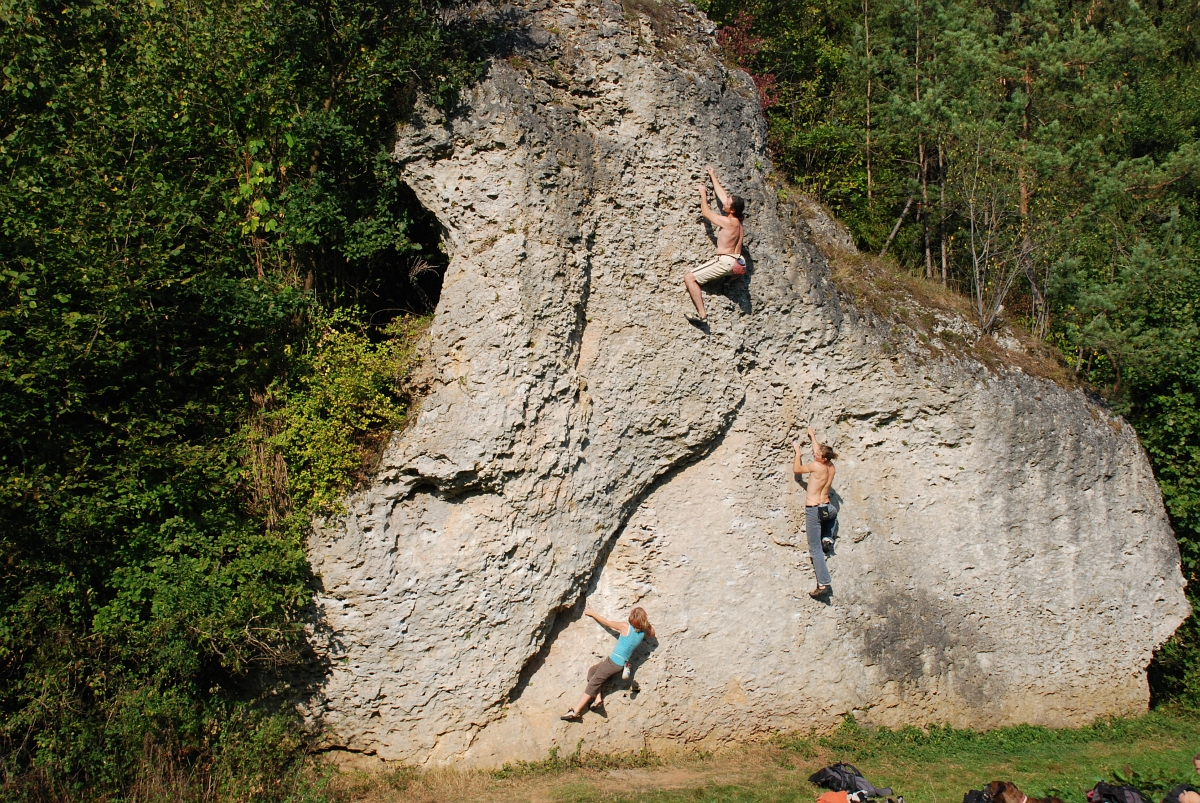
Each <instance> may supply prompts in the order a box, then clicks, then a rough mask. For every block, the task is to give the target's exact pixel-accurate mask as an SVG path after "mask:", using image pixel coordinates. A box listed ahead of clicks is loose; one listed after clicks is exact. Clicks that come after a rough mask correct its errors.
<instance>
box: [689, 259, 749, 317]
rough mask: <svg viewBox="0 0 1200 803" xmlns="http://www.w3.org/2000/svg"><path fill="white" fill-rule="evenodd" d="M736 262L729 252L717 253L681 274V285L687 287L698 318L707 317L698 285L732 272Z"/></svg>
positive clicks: (721, 277) (713, 280)
mask: <svg viewBox="0 0 1200 803" xmlns="http://www.w3.org/2000/svg"><path fill="white" fill-rule="evenodd" d="M736 264H738V261H737V259H736V258H735V257H733V256H731V255H729V254H717V255H716V256H715V257H713V258H712V259H710V260H709V261H708V262H705V263H704V264H703V265H701V266H700V267H698V268H696V269H695V270H690V271H688V272H687V273H685V274H683V285H684V287H686V288H687V291H688V295H689V296H691V297H692V304H694V305H695V306H696V312H697V314H699V316H700V320H704V319H705V318H706V317H707V316H706V315H705V314H704V298H703V297H702V296H701V294H700V285H702V284H708V283H709V282H715V281H716V280H717V279H723V278H725V277H726V276H728V275H729V274H731V273H733V266H734V265H736Z"/></svg>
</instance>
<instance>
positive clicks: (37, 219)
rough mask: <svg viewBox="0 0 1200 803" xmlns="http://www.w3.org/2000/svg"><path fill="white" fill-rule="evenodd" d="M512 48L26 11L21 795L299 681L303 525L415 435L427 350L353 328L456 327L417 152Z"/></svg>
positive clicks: (2, 457)
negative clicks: (27, 785) (413, 394)
mask: <svg viewBox="0 0 1200 803" xmlns="http://www.w3.org/2000/svg"><path fill="white" fill-rule="evenodd" d="M487 36H488V32H487V30H486V28H485V27H481V25H480V24H478V23H476V22H475V21H473V20H471V19H470V18H469V16H468V15H466V14H465V13H464V12H462V11H461V10H459V9H457V8H456V6H455V4H451V3H446V4H439V3H437V2H420V1H419V0H411V1H409V0H401V1H400V2H392V3H372V2H360V1H358V0H333V2H309V0H241V1H239V2H231V1H229V0H147V1H146V2H136V3H133V2H116V0H85V2H79V3H66V4H64V3H51V2H46V1H45V0H0V65H2V76H0V168H2V169H3V171H4V173H5V177H4V178H5V180H4V181H3V183H0V271H2V273H0V497H2V498H0V551H2V554H3V555H4V558H5V559H4V561H3V562H2V563H0V747H2V748H3V755H4V765H3V766H4V772H5V774H6V777H7V778H8V780H9V781H13V779H15V778H18V777H21V776H22V774H23V773H28V772H29V771H30V769H31V768H33V769H35V770H37V771H38V772H42V773H43V774H44V775H46V777H52V778H57V779H60V781H61V779H69V780H70V782H71V783H74V784H77V785H79V786H80V788H89V789H95V790H102V789H107V788H117V787H119V786H120V785H121V784H122V783H124V782H125V780H126V779H127V776H128V773H129V772H130V771H131V767H133V766H134V764H135V762H136V760H137V757H138V756H139V755H140V754H141V751H142V746H143V740H144V738H145V737H146V735H147V734H159V735H169V736H170V739H172V740H175V742H176V743H178V745H179V747H180V749H181V750H183V751H184V752H189V751H190V752H193V753H194V752H195V751H197V750H199V751H204V750H210V748H211V744H209V742H210V741H211V739H210V737H211V736H212V733H213V731H212V728H211V727H210V723H211V722H212V721H213V717H215V716H217V712H218V711H219V710H224V709H223V707H224V708H227V707H228V706H229V705H231V704H232V703H233V701H237V700H242V701H244V700H249V699H255V698H256V697H258V696H260V695H261V694H262V693H263V685H262V684H264V683H267V682H269V677H270V675H269V672H268V670H270V669H272V668H276V667H279V666H281V665H285V664H287V663H288V662H290V661H292V660H294V659H295V657H296V656H297V655H298V652H299V650H300V649H301V648H302V646H303V645H302V641H301V639H300V630H299V626H298V624H297V616H298V612H299V611H300V609H301V608H302V607H303V606H304V605H305V604H306V603H307V600H308V599H309V596H310V583H309V576H308V568H307V564H306V561H305V558H304V553H303V549H302V544H301V536H302V529H303V528H302V527H300V526H297V524H296V522H297V521H300V520H303V519H304V518H305V517H306V516H308V515H311V514H312V513H313V512H314V511H315V510H317V509H319V508H320V507H321V506H328V505H329V504H330V500H331V499H334V498H336V496H337V494H338V493H339V492H341V491H344V489H345V488H346V487H347V486H348V483H349V482H350V481H351V479H352V475H353V473H354V470H355V469H358V470H361V468H362V459H363V453H364V450H369V449H368V447H369V446H370V443H369V441H370V440H371V438H372V437H377V436H376V435H372V433H373V432H374V431H375V430H377V429H378V428H379V427H387V426H394V425H396V424H397V423H398V422H399V420H400V419H401V417H402V415H403V404H402V399H401V398H400V395H399V390H398V379H399V377H398V376H397V373H398V372H400V373H402V370H401V366H402V364H403V363H404V361H405V359H406V355H407V354H408V353H409V352H410V345H409V344H410V343H411V336H412V335H413V333H414V331H415V329H414V327H413V326H412V325H409V324H403V325H400V324H398V328H397V327H393V328H392V329H391V330H388V331H379V330H376V329H370V328H363V327H362V326H361V325H359V324H357V323H355V321H356V320H357V319H356V317H355V315H354V314H351V313H348V312H345V311H343V312H335V313H331V312H329V311H328V310H335V309H337V308H340V307H346V306H347V305H354V304H358V305H362V306H363V307H366V308H369V309H375V310H380V311H386V310H387V308H388V307H391V308H393V309H392V311H391V312H390V313H387V314H386V315H385V317H391V315H392V314H394V312H395V311H396V310H395V309H394V308H396V307H405V306H407V307H408V308H409V310H410V311H413V312H419V311H421V308H422V307H423V305H424V304H425V303H426V300H423V298H422V294H421V293H420V292H419V288H417V287H413V286H411V285H410V284H408V283H407V279H406V277H407V276H409V275H410V274H414V275H415V274H416V273H420V270H414V267H421V268H425V267H427V266H428V265H429V264H431V263H434V264H435V265H436V263H437V262H438V260H439V254H437V253H434V252H432V251H430V247H429V243H425V245H424V248H425V251H424V252H422V251H420V249H421V248H422V243H421V242H420V241H419V239H414V238H413V235H412V232H413V228H414V226H418V225H419V224H420V221H419V220H418V218H419V217H420V210H419V209H418V208H416V206H415V203H414V202H413V200H412V198H411V193H408V191H407V189H406V188H405V187H404V186H403V185H402V184H401V183H400V181H399V179H398V176H397V173H396V171H395V169H394V168H393V167H392V166H391V163H390V161H389V160H388V158H387V154H386V151H387V148H388V147H389V146H390V144H391V142H390V139H389V137H390V136H391V132H392V130H393V129H392V126H394V124H395V121H396V120H398V119H401V114H402V112H403V109H404V108H405V106H406V105H407V104H410V103H411V102H412V100H413V98H414V97H415V95H416V93H417V92H418V91H420V92H423V93H425V94H427V95H429V96H430V97H432V98H433V99H435V101H438V102H449V101H450V100H452V98H453V95H454V92H455V90H456V88H457V87H460V86H462V85H463V84H464V83H465V82H467V81H470V80H472V79H473V77H474V76H476V75H478V74H479V73H480V71H481V70H482V69H483V66H484V61H483V59H482V57H481V48H485V47H486V46H487V45H486V42H487ZM397 277H399V278H397ZM376 322H379V321H378V320H377V321H376ZM350 364H353V365H354V367H355V370H354V371H349V370H347V368H346V366H348V365H350ZM331 407H335V408H336V411H332V412H331ZM314 446H315V447H319V449H318V451H316V452H314V451H313V449H314ZM306 450H307V451H306ZM271 499H273V500H274V502H273V503H272V504H268V501H269V500H271ZM56 782H57V781H56Z"/></svg>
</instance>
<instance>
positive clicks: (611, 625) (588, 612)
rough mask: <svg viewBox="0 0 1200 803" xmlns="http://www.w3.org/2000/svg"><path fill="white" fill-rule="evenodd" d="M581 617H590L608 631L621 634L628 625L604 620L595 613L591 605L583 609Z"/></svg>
mask: <svg viewBox="0 0 1200 803" xmlns="http://www.w3.org/2000/svg"><path fill="white" fill-rule="evenodd" d="M583 615H584V616H590V617H592V618H593V619H595V620H596V621H597V622H599V623H600V624H602V625H604V626H605V627H607V628H608V629H609V630H615V631H617V632H618V633H621V634H624V633H625V631H626V629H627V628H628V625H626V624H625V623H624V622H614V621H613V620H612V619H605V618H604V617H603V616H601V615H600V614H598V613H596V609H595V608H593V607H592V606H591V605H588V606H587V607H586V608H584V609H583Z"/></svg>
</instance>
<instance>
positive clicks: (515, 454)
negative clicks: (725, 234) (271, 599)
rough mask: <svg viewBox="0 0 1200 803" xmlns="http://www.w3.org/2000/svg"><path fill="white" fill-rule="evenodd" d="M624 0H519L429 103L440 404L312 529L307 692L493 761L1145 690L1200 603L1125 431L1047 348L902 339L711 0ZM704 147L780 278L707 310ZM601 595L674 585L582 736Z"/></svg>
mask: <svg viewBox="0 0 1200 803" xmlns="http://www.w3.org/2000/svg"><path fill="white" fill-rule="evenodd" d="M627 7H628V8H629V9H631V10H630V12H629V15H628V16H627V15H626V12H625V10H624V9H623V8H622V6H621V5H620V4H619V3H616V2H613V1H612V0H601V1H600V2H596V1H595V0H586V1H585V0H578V2H555V3H532V2H531V3H529V4H527V5H524V6H519V7H518V9H517V11H516V13H517V15H518V22H517V24H516V28H515V31H514V33H513V35H512V37H511V39H510V50H509V51H508V52H507V55H506V56H504V57H497V59H496V60H495V62H494V64H493V65H492V67H491V70H490V72H489V75H488V77H487V78H486V80H484V81H483V82H482V83H481V84H479V85H478V86H477V87H475V88H474V89H473V90H472V91H471V92H470V93H469V94H468V95H467V96H466V97H465V98H464V99H463V106H462V108H461V109H460V110H459V111H457V112H456V113H454V114H453V115H451V116H450V118H449V119H443V118H442V116H441V115H440V113H437V112H434V111H432V110H429V109H425V110H423V111H420V112H418V113H417V114H416V115H415V116H414V118H413V119H412V120H410V121H407V122H406V123H405V124H404V125H402V126H401V128H400V133H399V142H398V144H397V146H396V154H395V155H396V159H397V161H398V163H399V164H400V165H401V166H402V170H403V175H404V179H405V181H406V182H407V183H408V184H409V186H411V187H412V189H413V191H414V192H415V193H416V194H417V196H418V198H419V199H420V200H421V202H422V203H423V204H424V205H425V206H426V207H427V208H428V209H430V210H431V211H432V212H433V213H434V214H436V216H437V218H438V219H439V220H440V221H441V223H442V225H443V226H444V227H445V230H446V248H447V250H448V251H449V252H450V254H451V255H452V258H451V262H450V267H449V271H448V273H447V275H446V278H445V283H444V287H443V290H442V295H441V300H440V303H439V305H438V309H437V315H436V319H435V321H434V324H433V328H432V333H431V336H430V341H429V343H428V345H427V348H426V354H427V359H426V363H425V370H426V372H427V375H428V382H429V387H430V390H429V393H428V395H427V396H426V397H425V399H424V400H423V402H422V403H421V404H420V407H419V409H418V410H417V412H416V413H415V420H414V422H413V423H412V424H411V426H410V427H409V428H408V429H407V430H405V431H404V432H402V433H397V434H396V435H395V436H394V437H393V438H392V441H391V443H390V445H389V447H388V450H387V452H386V454H385V457H384V461H383V465H382V468H381V470H380V471H379V474H378V476H377V477H376V479H375V481H374V483H373V484H372V485H371V487H370V488H368V489H366V490H364V491H363V492H361V493H359V494H357V495H356V496H354V497H353V498H352V499H351V500H350V502H349V511H350V512H349V514H348V515H347V516H346V517H344V519H341V520H338V521H335V522H329V523H327V524H326V525H325V526H324V527H322V528H319V529H318V530H317V532H316V533H315V535H314V536H313V538H312V540H311V543H310V545H309V546H310V555H311V560H312V564H313V567H314V570H315V572H316V573H317V575H318V577H319V578H320V581H321V583H322V591H321V593H320V595H319V597H318V610H319V614H320V616H319V621H318V628H317V631H316V635H315V638H316V640H317V641H318V642H319V643H320V644H322V645H323V647H322V649H323V651H324V652H325V657H326V658H327V660H328V664H327V666H328V671H327V673H326V674H325V676H324V678H323V681H322V683H321V685H320V688H319V690H318V691H317V692H316V693H315V694H314V696H313V698H312V699H311V700H310V702H309V704H308V705H309V713H310V714H311V715H312V716H313V717H314V718H317V719H319V720H320V721H321V722H323V723H324V724H325V725H326V726H327V727H328V729H329V732H330V733H331V734H332V735H333V736H332V738H334V739H335V740H336V741H337V743H339V744H341V745H342V746H345V747H347V748H349V749H353V750H360V751H365V752H374V753H377V754H378V755H380V756H381V757H384V758H387V759H396V760H403V761H406V762H412V763H418V764H421V763H448V762H458V763H463V764H474V765H496V764H499V763H501V762H503V761H507V760H512V759H518V758H523V759H535V758H540V757H543V756H544V755H545V754H546V751H547V750H548V749H549V748H550V747H552V746H555V745H558V746H560V747H562V748H564V749H567V750H571V749H574V747H575V745H576V743H577V741H578V739H579V738H581V737H582V738H584V739H585V744H586V747H587V749H601V750H623V749H637V748H640V747H643V746H647V745H649V746H651V747H657V748H662V747H663V746H664V745H668V744H670V745H681V744H686V743H696V742H704V743H719V742H721V741H724V740H735V739H745V738H752V737H754V736H755V735H758V734H766V733H769V732H774V731H779V730H787V729H795V728H803V729H805V730H807V729H808V728H809V727H811V726H818V727H832V726H833V725H835V724H836V723H837V722H838V721H839V720H840V717H841V716H842V715H844V714H845V713H847V712H854V713H855V715H856V716H857V717H858V718H859V720H860V721H865V722H874V723H879V724H887V725H899V724H903V723H917V724H923V723H928V722H952V723H955V724H957V725H973V726H980V727H987V726H995V725H1001V724H1006V723H1013V722H1034V723H1042V724H1047V725H1067V724H1079V723H1084V722H1088V721H1090V720H1091V719H1092V718H1093V717H1095V716H1097V715H1101V714H1128V713H1133V712H1137V711H1139V710H1142V709H1144V708H1145V706H1146V704H1147V700H1148V691H1147V684H1146V674H1145V667H1146V665H1147V663H1148V662H1149V660H1150V657H1151V653H1152V651H1153V650H1154V648H1155V647H1156V646H1157V645H1159V644H1160V643H1161V642H1162V641H1163V640H1165V639H1166V638H1167V637H1168V636H1169V635H1170V634H1171V633H1172V632H1173V631H1174V629H1175V628H1176V627H1177V625H1178V624H1179V623H1180V621H1182V619H1183V617H1184V615H1185V613H1186V611H1187V608H1186V603H1185V601H1184V597H1183V593H1182V588H1183V579H1182V576H1181V574H1180V570H1179V554H1178V549H1177V546H1176V543H1175V540H1174V537H1173V535H1172V533H1171V531H1170V529H1169V527H1168V525H1167V521H1166V516H1165V513H1164V510H1163V505H1162V501H1161V497H1160V495H1159V491H1158V488H1157V486H1156V485H1155V482H1154V478H1153V476H1152V475H1151V471H1150V468H1149V465H1148V464H1147V461H1146V458H1145V456H1144V455H1143V453H1142V451H1141V449H1140V447H1139V446H1138V443H1137V439H1136V436H1135V434H1134V433H1133V431H1132V430H1131V428H1130V427H1128V426H1125V425H1123V422H1122V421H1121V420H1120V419H1119V418H1117V417H1115V416H1112V415H1110V414H1109V413H1108V412H1107V411H1106V410H1104V409H1102V408H1100V407H1098V406H1096V405H1095V404H1094V403H1092V402H1090V401H1089V400H1088V399H1087V398H1085V396H1084V395H1083V394H1082V393H1079V392H1076V391H1069V390H1065V389H1062V388H1060V387H1058V386H1056V385H1054V384H1052V383H1050V382H1048V381H1046V380H1043V379H1038V378H1034V377H1031V376H1029V375H1026V374H1022V373H1021V372H1020V371H1017V370H989V369H986V368H985V367H984V366H982V365H980V364H977V363H975V362H972V361H971V360H969V359H961V358H951V357H943V358H940V359H936V358H929V359H918V357H917V356H916V355H914V354H911V353H908V352H905V351H903V350H901V351H899V352H897V351H894V350H891V351H890V353H889V349H887V348H885V347H884V345H883V343H882V340H881V335H880V333H879V330H878V328H877V327H874V326H872V325H871V324H870V323H869V322H868V321H866V320H864V319H862V318H860V317H859V315H858V313H856V312H855V311H854V310H853V309H851V308H849V307H847V306H845V305H843V304H842V302H840V301H839V299H838V296H837V294H836V293H835V292H834V290H833V287H832V285H831V283H830V279H829V268H828V264H827V262H826V258H825V257H824V256H823V255H822V253H821V252H820V251H818V249H817V248H816V247H815V246H814V237H815V236H823V237H824V238H825V240H826V241H831V240H833V241H837V240H840V241H842V243H843V247H847V246H848V243H846V242H845V235H844V232H840V229H838V227H837V225H836V224H835V223H833V222H832V221H830V220H829V219H828V218H825V217H822V216H820V215H819V214H818V215H817V216H816V217H814V218H813V221H812V224H811V225H810V223H809V222H806V220H805V219H804V217H803V216H802V215H799V214H798V213H797V212H796V208H795V207H794V206H793V205H790V204H783V203H781V202H780V201H779V199H778V196H777V190H776V189H774V188H773V187H771V186H770V185H769V184H768V180H767V176H768V173H769V171H770V164H769V162H768V159H767V155H766V126H765V122H764V119H763V116H762V113H761V111H760V109H759V106H758V103H757V100H756V95H755V90H754V86H753V84H752V83H751V82H750V80H749V78H748V77H747V76H746V75H744V74H742V73H737V72H730V71H727V70H725V69H724V68H723V67H721V66H720V64H719V63H718V60H717V58H716V55H715V49H714V47H715V46H714V42H713V38H712V35H713V28H712V25H711V23H709V22H708V21H707V20H706V19H705V18H704V17H703V16H702V15H701V14H699V13H698V12H696V11H695V10H694V9H692V8H691V7H690V6H687V5H683V6H676V5H673V4H672V2H671V0H661V3H657V2H656V3H648V2H642V3H628V4H627ZM639 9H641V11H642V12H645V13H643V14H642V15H641V16H639V15H638V13H637V12H638V10H639ZM647 9H649V10H647ZM651 12H653V13H651ZM707 165H713V166H715V167H716V169H717V172H718V174H719V176H720V177H721V178H722V180H723V181H724V182H725V184H726V186H727V187H728V189H729V190H730V191H731V192H735V193H738V194H740V195H743V196H745V197H746V199H747V212H748V218H747V234H746V250H747V252H748V254H749V257H750V266H751V271H750V274H749V275H748V276H747V277H746V278H742V279H729V280H726V281H725V283H724V284H723V285H719V286H716V287H709V288H707V292H706V295H705V297H706V300H707V302H708V304H709V307H710V312H709V317H710V321H711V331H710V332H708V333H705V332H702V331H700V330H698V329H697V328H695V327H693V326H691V325H689V324H688V323H687V322H686V321H685V320H684V318H683V313H684V312H685V311H689V310H690V304H689V302H688V301H687V297H686V295H685V293H684V290H683V286H682V282H681V277H682V275H683V273H684V271H685V270H687V269H688V268H689V267H691V266H694V265H696V264H698V263H700V262H701V261H703V260H705V259H707V258H708V257H709V255H710V254H711V253H712V252H713V240H712V237H711V233H710V232H709V231H708V230H707V229H706V228H705V226H704V225H702V223H701V219H700V217H699V214H698V203H697V197H696V196H697V193H696V190H695V186H696V185H697V184H698V183H699V182H700V181H701V179H702V178H703V169H704V168H705V166H707ZM848 247H852V246H848ZM810 422H811V423H812V424H813V426H814V427H815V428H816V429H817V431H818V433H819V434H820V435H821V436H822V437H823V438H824V439H825V440H827V441H828V442H831V443H832V444H833V445H834V446H835V447H836V448H837V450H838V451H839V452H840V457H839V460H838V475H837V482H836V483H835V486H834V488H835V491H836V494H837V496H838V497H839V498H840V499H841V501H842V508H841V516H840V536H839V539H838V542H837V544H836V547H835V554H834V555H833V557H831V558H830V566H831V570H832V573H833V584H834V594H833V596H832V598H831V599H830V600H829V602H828V604H827V603H825V602H817V601H814V600H811V599H810V598H809V597H808V596H807V594H806V592H807V591H808V590H810V589H811V588H812V587H813V586H814V579H813V572H812V567H811V564H810V562H809V559H808V554H807V548H806V545H805V540H804V536H803V532H802V531H803V518H804V492H803V488H801V487H800V485H799V484H798V483H797V482H796V481H795V479H794V478H793V476H792V473H791V460H792V451H791V446H790V444H791V442H792V441H793V440H794V439H796V438H797V437H799V436H801V435H802V434H803V431H804V430H803V428H804V426H805V425H806V424H808V423H810ZM585 600H586V601H588V602H590V603H591V604H592V605H594V606H595V607H596V608H597V609H599V610H600V611H601V612H603V613H605V614H606V615H608V616H610V617H622V616H624V615H625V614H627V612H628V610H629V609H630V607H632V606H633V605H635V604H638V605H642V606H644V607H645V608H646V609H647V611H648V612H649V614H650V620H651V622H652V623H653V624H654V625H655V628H656V630H657V636H656V638H654V639H647V641H646V643H644V644H643V645H642V647H641V648H639V651H638V652H637V653H636V654H635V659H634V668H635V673H634V681H635V682H636V684H637V686H638V687H639V688H640V691H639V692H636V693H635V692H634V690H633V685H632V684H631V683H630V682H614V683H613V684H612V686H611V691H610V692H609V694H608V702H607V718H604V717H601V716H600V715H597V714H590V713H589V714H588V715H587V716H586V718H585V721H584V722H583V723H582V724H568V723H564V722H560V721H559V719H558V715H559V714H560V713H562V711H563V710H565V709H566V708H567V707H568V706H569V705H572V704H574V702H575V701H576V700H577V699H578V697H579V694H580V693H581V691H582V687H583V683H584V678H585V674H586V671H587V667H588V666H589V665H591V664H592V663H594V662H596V661H598V660H600V659H601V658H603V657H604V656H606V655H607V654H608V652H609V651H610V650H611V647H612V644H613V636H612V635H611V634H609V633H607V632H605V631H604V630H603V629H602V628H601V627H600V626H599V625H597V624H596V623H594V622H593V621H592V620H591V619H587V618H582V610H583V602H584V601H585Z"/></svg>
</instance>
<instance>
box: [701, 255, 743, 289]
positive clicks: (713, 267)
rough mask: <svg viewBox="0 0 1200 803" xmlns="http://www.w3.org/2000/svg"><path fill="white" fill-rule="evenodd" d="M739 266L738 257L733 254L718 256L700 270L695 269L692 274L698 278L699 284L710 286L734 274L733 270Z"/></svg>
mask: <svg viewBox="0 0 1200 803" xmlns="http://www.w3.org/2000/svg"><path fill="white" fill-rule="evenodd" d="M737 264H738V261H737V257H735V256H732V255H731V254H717V255H716V256H715V257H713V258H712V259H710V260H709V261H708V262H705V263H704V264H703V265H701V266H700V267H698V268H693V269H692V270H691V271H690V272H691V274H692V275H693V276H695V277H696V281H697V282H699V283H700V284H708V283H709V282H712V281H716V280H717V279H724V278H725V277H726V276H728V275H729V274H731V273H733V269H734V267H735V266H736V265H737Z"/></svg>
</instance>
